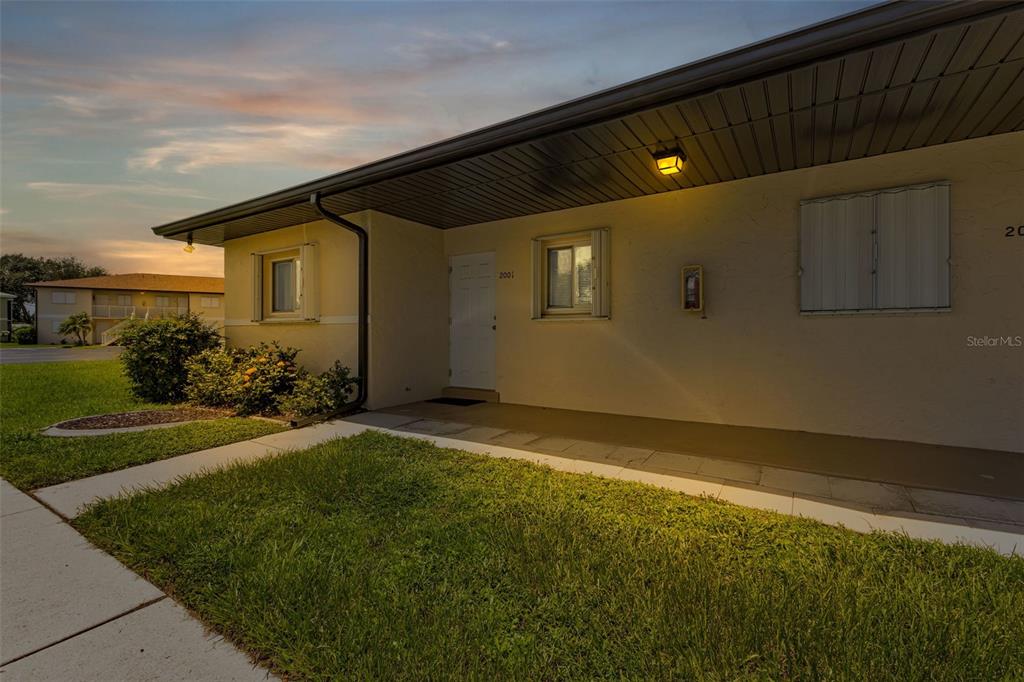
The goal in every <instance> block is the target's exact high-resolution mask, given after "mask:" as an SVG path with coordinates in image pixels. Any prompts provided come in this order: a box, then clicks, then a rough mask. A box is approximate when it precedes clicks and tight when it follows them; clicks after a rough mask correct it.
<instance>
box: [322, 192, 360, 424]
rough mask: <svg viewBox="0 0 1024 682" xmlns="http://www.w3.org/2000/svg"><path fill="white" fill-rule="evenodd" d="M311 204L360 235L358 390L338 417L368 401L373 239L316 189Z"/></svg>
mask: <svg viewBox="0 0 1024 682" xmlns="http://www.w3.org/2000/svg"><path fill="white" fill-rule="evenodd" d="M309 203H311V204H312V205H313V208H315V209H316V212H317V213H319V214H320V216H321V217H322V218H323V219H324V220H327V221H328V222H332V223H334V224H335V225H337V226H338V227H341V228H344V229H346V230H348V231H349V232H353V233H355V235H356V237H358V238H359V321H358V343H359V359H358V365H359V366H358V367H357V369H356V371H357V372H358V382H359V383H358V389H357V392H356V397H355V398H354V399H353V400H352V401H350V402H348V403H345V405H343V406H342V407H341V408H339V409H338V410H337V411H336V412H334V413H333V414H332V415H329V416H335V415H338V414H341V413H343V412H352V411H355V410H357V409H359V408H360V407H362V406H363V403H365V402H366V393H367V387H368V381H369V379H368V374H369V365H370V362H369V357H370V353H369V351H370V317H369V315H370V312H369V309H370V291H369V290H370V272H369V255H370V240H369V237H368V235H367V234H366V230H364V229H363V228H362V227H360V226H359V225H356V224H355V223H353V222H351V221H349V220H345V219H344V218H342V217H341V216H340V215H338V214H336V213H332V212H331V211H330V210H328V209H326V208H324V206H323V204H322V203H321V201H320V192H313V193H312V194H311V195H309Z"/></svg>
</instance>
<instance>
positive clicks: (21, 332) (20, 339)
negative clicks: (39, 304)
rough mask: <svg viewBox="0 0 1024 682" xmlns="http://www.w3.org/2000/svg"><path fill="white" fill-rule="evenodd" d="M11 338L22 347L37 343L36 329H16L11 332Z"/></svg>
mask: <svg viewBox="0 0 1024 682" xmlns="http://www.w3.org/2000/svg"><path fill="white" fill-rule="evenodd" d="M11 338H12V339H14V340H15V341H16V342H17V343H20V344H22V345H24V344H32V343H35V342H36V328H35V327H15V328H14V329H13V330H12V331H11Z"/></svg>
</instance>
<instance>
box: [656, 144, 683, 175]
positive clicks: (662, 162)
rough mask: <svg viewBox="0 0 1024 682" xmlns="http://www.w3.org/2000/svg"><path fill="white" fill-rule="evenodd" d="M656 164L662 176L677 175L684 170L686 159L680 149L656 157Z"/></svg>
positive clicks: (661, 153) (658, 154)
mask: <svg viewBox="0 0 1024 682" xmlns="http://www.w3.org/2000/svg"><path fill="white" fill-rule="evenodd" d="M654 162H655V164H657V166H658V172H659V173H661V174H662V175H675V174H676V173H678V172H680V171H681V170H683V164H684V163H685V162H686V157H685V156H684V155H683V152H681V151H680V150H678V149H674V150H672V151H667V152H659V153H657V154H655V155H654Z"/></svg>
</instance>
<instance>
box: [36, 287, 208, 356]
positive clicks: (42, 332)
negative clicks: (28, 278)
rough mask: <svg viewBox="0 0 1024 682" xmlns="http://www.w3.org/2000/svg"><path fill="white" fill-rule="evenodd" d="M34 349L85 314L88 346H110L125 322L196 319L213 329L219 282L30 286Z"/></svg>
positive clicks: (54, 340)
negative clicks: (89, 323)
mask: <svg viewBox="0 0 1024 682" xmlns="http://www.w3.org/2000/svg"><path fill="white" fill-rule="evenodd" d="M31 286H33V287H35V290H36V321H37V325H38V341H39V343H60V342H61V341H62V339H63V338H64V337H63V336H62V335H61V333H60V331H59V328H60V325H61V323H62V322H63V321H64V320H66V319H67V318H68V317H70V316H71V315H74V314H77V313H82V312H84V313H87V314H88V315H89V317H90V319H91V320H92V339H91V342H92V343H112V342H114V341H115V340H116V335H117V330H118V329H119V328H120V327H121V326H122V325H123V324H125V322H126V321H127V320H131V319H148V320H153V319H160V318H163V317H169V316H171V315H181V314H183V313H189V312H193V313H197V314H198V315H201V316H202V317H204V318H205V319H207V320H209V322H210V323H211V324H214V325H215V326H217V327H218V328H219V327H221V326H223V323H224V302H223V299H224V280H223V278H221V277H191V276H185V275H160V274H150V273H134V274H126V275H104V276H101V277H83V278H80V279H64V280H52V281H49V282H34V283H33V284H31Z"/></svg>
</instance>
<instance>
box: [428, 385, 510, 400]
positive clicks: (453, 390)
mask: <svg viewBox="0 0 1024 682" xmlns="http://www.w3.org/2000/svg"><path fill="white" fill-rule="evenodd" d="M441 395H442V396H443V397H445V398H465V399H467V400H483V401H484V402H487V403H500V402H501V395H500V394H499V393H498V392H497V391H493V390H490V389H486V388H463V387H462V386H448V387H446V388H444V389H442V390H441Z"/></svg>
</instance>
